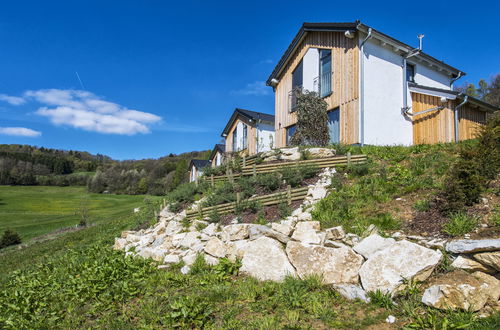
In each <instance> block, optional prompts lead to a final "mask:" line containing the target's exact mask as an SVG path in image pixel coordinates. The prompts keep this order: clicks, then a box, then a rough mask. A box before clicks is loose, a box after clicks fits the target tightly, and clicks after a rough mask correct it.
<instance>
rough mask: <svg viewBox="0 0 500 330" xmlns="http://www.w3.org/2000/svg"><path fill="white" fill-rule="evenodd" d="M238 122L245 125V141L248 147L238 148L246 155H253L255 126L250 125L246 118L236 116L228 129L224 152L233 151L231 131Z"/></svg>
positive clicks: (255, 151) (255, 146)
mask: <svg viewBox="0 0 500 330" xmlns="http://www.w3.org/2000/svg"><path fill="white" fill-rule="evenodd" d="M238 123H243V124H245V125H247V127H248V130H247V134H248V135H247V141H248V142H247V143H248V147H247V148H246V149H243V150H238V151H241V152H243V153H244V154H247V155H254V154H256V153H257V128H256V127H255V125H252V124H251V123H250V122H249V121H248V120H246V119H244V118H242V117H238V119H236V120H235V121H234V123H233V125H232V126H231V128H230V129H229V133H228V134H227V136H226V152H234V150H233V132H234V130H235V129H236V128H237V127H238Z"/></svg>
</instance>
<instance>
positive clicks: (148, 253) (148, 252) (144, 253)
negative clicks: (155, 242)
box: [137, 247, 165, 261]
mask: <svg viewBox="0 0 500 330" xmlns="http://www.w3.org/2000/svg"><path fill="white" fill-rule="evenodd" d="M137 255H138V256H140V257H143V258H144V259H153V260H154V261H163V258H164V257H165V250H161V249H153V248H148V247H145V248H143V249H141V250H140V251H139V252H138V253H137Z"/></svg>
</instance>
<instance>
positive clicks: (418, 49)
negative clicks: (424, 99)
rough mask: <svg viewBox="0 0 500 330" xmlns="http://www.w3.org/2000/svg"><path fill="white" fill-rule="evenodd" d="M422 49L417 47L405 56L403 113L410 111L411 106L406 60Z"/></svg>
mask: <svg viewBox="0 0 500 330" xmlns="http://www.w3.org/2000/svg"><path fill="white" fill-rule="evenodd" d="M421 51H422V50H421V49H420V48H415V49H413V50H411V51H410V52H408V54H406V56H403V108H402V109H401V110H402V111H403V113H406V112H408V110H410V108H409V107H408V82H407V81H406V60H407V59H409V58H410V57H413V56H415V55H418V54H419V53H420V52H421Z"/></svg>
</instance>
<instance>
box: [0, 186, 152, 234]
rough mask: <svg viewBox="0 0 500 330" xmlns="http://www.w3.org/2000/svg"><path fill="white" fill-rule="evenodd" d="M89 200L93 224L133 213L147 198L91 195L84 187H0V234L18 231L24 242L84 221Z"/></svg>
mask: <svg viewBox="0 0 500 330" xmlns="http://www.w3.org/2000/svg"><path fill="white" fill-rule="evenodd" d="M86 199H88V208H89V210H90V217H91V220H90V221H91V222H96V221H100V220H102V219H106V218H110V217H112V216H122V215H123V214H124V212H131V210H132V209H133V208H134V207H137V205H138V204H140V203H141V202H142V200H143V199H144V196H129V195H100V194H87V193H86V188H84V187H44V186H29V187H26V186H0V232H3V230H4V229H5V228H11V229H14V230H15V231H17V232H18V233H19V234H20V235H21V237H22V239H23V241H26V240H29V239H31V238H33V237H37V236H40V235H43V234H47V233H50V232H52V231H54V230H57V229H60V228H63V227H69V226H74V225H76V224H78V222H79V221H80V218H79V216H80V215H79V209H80V205H81V203H82V201H83V200H86Z"/></svg>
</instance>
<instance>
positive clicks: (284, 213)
mask: <svg viewBox="0 0 500 330" xmlns="http://www.w3.org/2000/svg"><path fill="white" fill-rule="evenodd" d="M278 212H279V215H280V217H281V218H286V217H288V216H290V215H291V214H292V208H291V207H290V205H288V204H287V203H286V202H281V203H279V204H278Z"/></svg>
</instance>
